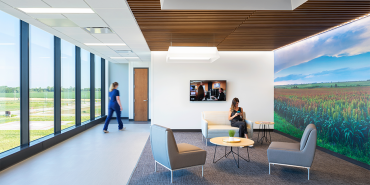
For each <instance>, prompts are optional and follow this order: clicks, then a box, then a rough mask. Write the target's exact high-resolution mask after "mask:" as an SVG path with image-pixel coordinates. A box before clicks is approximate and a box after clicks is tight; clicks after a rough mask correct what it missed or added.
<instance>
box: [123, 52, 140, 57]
mask: <svg viewBox="0 0 370 185" xmlns="http://www.w3.org/2000/svg"><path fill="white" fill-rule="evenodd" d="M119 55H120V56H122V57H137V55H136V54H135V53H119Z"/></svg>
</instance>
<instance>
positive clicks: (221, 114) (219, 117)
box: [202, 111, 245, 125]
mask: <svg viewBox="0 0 370 185" xmlns="http://www.w3.org/2000/svg"><path fill="white" fill-rule="evenodd" d="M202 115H203V119H205V120H206V121H207V122H208V125H230V121H229V119H228V118H229V111H204V112H202ZM244 118H245V112H244Z"/></svg>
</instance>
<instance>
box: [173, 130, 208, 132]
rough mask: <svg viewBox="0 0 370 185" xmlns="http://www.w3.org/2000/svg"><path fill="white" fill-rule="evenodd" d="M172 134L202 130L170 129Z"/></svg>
mask: <svg viewBox="0 0 370 185" xmlns="http://www.w3.org/2000/svg"><path fill="white" fill-rule="evenodd" d="M171 130H172V131H173V132H202V129H171Z"/></svg>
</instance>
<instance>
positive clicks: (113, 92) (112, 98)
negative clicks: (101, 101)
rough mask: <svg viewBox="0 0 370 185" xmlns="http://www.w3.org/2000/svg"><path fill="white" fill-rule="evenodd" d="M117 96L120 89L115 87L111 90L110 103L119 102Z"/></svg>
mask: <svg viewBox="0 0 370 185" xmlns="http://www.w3.org/2000/svg"><path fill="white" fill-rule="evenodd" d="M117 96H119V90H117V89H113V91H111V92H109V104H113V103H117V98H116V97H117Z"/></svg>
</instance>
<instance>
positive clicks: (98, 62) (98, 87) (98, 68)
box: [95, 55, 101, 117]
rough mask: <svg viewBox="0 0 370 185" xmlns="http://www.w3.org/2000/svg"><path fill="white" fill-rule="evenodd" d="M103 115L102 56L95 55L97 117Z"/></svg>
mask: <svg viewBox="0 0 370 185" xmlns="http://www.w3.org/2000/svg"><path fill="white" fill-rule="evenodd" d="M98 116H101V58H100V57H99V56H97V55H95V117H98Z"/></svg>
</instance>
